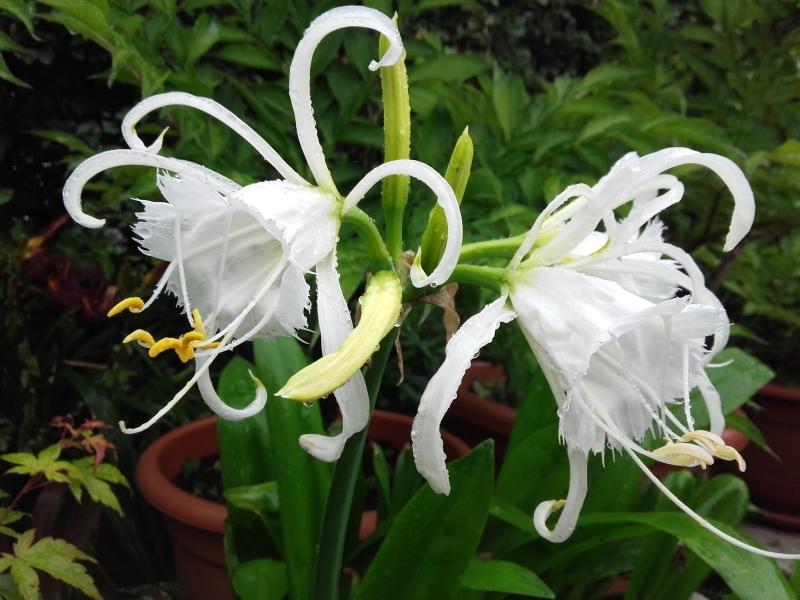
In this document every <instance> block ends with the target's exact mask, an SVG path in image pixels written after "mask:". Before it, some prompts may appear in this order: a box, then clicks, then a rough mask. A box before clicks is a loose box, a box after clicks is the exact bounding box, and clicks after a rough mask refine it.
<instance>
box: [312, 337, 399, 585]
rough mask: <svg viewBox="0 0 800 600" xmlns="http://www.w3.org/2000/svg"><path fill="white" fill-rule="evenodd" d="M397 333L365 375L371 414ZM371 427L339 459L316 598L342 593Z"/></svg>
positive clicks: (383, 342) (321, 544) (327, 509)
mask: <svg viewBox="0 0 800 600" xmlns="http://www.w3.org/2000/svg"><path fill="white" fill-rule="evenodd" d="M395 335H397V329H395V328H393V329H392V330H391V331H390V332H389V333H388V334H387V335H386V337H384V338H383V340H381V343H380V347H379V348H378V351H377V352H375V354H373V355H372V368H371V369H368V370H367V374H366V375H365V376H364V379H365V381H366V384H367V392H368V393H369V409H370V414H372V409H373V408H374V407H375V400H376V398H377V397H378V390H379V389H380V386H381V379H383V372H384V370H385V368H386V363H387V362H388V360H389V354H390V352H391V350H392V346H394V338H395ZM368 428H369V426H367V427H365V428H364V429H362V430H361V431H359V432H358V433H356V434H354V435H352V436H351V437H350V439H349V440H347V442H346V443H345V445H344V451H342V455H341V456H340V457H339V460H338V461H336V467H335V468H334V471H333V481H332V482H331V489H330V493H329V494H328V504H327V506H326V507H325V519H324V520H323V522H322V533H321V534H320V540H319V557H318V558H317V575H316V580H315V583H314V600H336V598H337V596H338V595H339V576H340V574H341V572H342V555H343V553H344V538H345V533H346V532H347V519H348V517H349V516H350V505H351V504H352V502H353V491H354V489H355V485H356V480H357V479H358V470H359V469H360V468H361V457H362V456H363V453H364V443H365V441H366V439H367V429H368Z"/></svg>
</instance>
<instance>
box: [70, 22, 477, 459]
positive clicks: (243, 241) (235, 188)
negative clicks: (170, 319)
mask: <svg viewBox="0 0 800 600" xmlns="http://www.w3.org/2000/svg"><path fill="white" fill-rule="evenodd" d="M351 26H360V27H366V28H370V29H374V30H376V31H378V32H379V33H381V34H383V35H384V36H386V37H387V38H388V39H389V49H388V51H387V52H386V53H385V54H384V56H383V57H382V58H381V60H380V61H378V62H375V61H373V62H372V63H371V64H370V65H369V68H370V69H371V70H373V71H374V70H376V69H378V68H379V67H381V66H391V65H393V64H394V63H396V62H397V61H398V60H400V59H401V57H402V55H403V46H402V41H401V39H400V34H399V32H398V31H397V27H396V26H395V25H394V23H392V21H391V19H389V18H388V17H386V16H384V15H383V14H381V13H380V12H378V11H376V10H373V9H369V8H365V7H342V8H337V9H334V10H331V11H328V12H326V13H324V14H323V15H321V16H320V17H318V18H317V19H316V20H315V21H314V22H312V23H311V25H310V26H309V28H308V29H307V30H306V32H305V34H304V36H303V39H302V40H301V41H300V43H299V44H298V47H297V50H296V52H295V56H294V59H293V61H292V65H291V69H290V76H289V90H290V99H291V102H292V106H293V109H294V114H295V120H296V125H297V132H298V138H299V142H300V147H301V149H302V151H303V155H304V156H305V159H306V161H307V163H308V167H309V169H310V171H311V172H312V174H313V175H314V179H315V181H316V184H317V185H312V184H310V183H308V182H307V181H306V180H305V179H304V178H303V177H302V176H300V175H299V174H298V173H297V172H296V171H295V170H294V169H292V167H291V166H289V164H288V163H286V161H284V160H283V159H282V158H281V157H280V156H279V155H278V153H277V152H276V151H275V150H274V149H273V148H272V147H271V146H270V145H269V144H268V143H267V142H266V141H265V140H264V139H263V138H261V137H260V136H259V135H258V134H257V133H256V132H255V131H254V130H253V129H252V128H251V127H250V126H249V125H247V124H246V123H244V122H243V121H242V120H241V119H239V118H238V117H237V116H236V115H234V114H233V113H232V112H230V111H229V110H227V109H226V108H224V107H223V106H221V105H220V104H218V103H217V102H215V101H213V100H211V99H209V98H198V97H195V96H192V95H190V94H185V93H181V92H171V93H166V94H160V95H157V96H153V97H151V98H148V99H146V100H144V101H142V102H140V103H139V104H138V105H136V106H135V107H134V108H133V109H132V110H131V111H130V112H129V113H128V115H127V116H126V117H125V119H124V120H123V123H122V134H123V137H124V138H125V141H126V143H127V144H128V146H129V147H130V149H129V150H113V151H110V152H104V153H102V154H99V155H97V156H94V157H92V158H90V159H88V160H86V161H85V162H84V163H82V164H81V165H80V166H78V168H77V169H76V170H75V171H74V172H73V173H72V175H71V176H70V178H69V179H68V181H67V182H66V185H65V187H64V193H63V195H64V203H65V205H66V207H67V210H68V212H69V214H70V215H71V216H72V218H73V219H74V220H75V221H77V222H78V223H80V224H81V225H84V226H86V227H92V228H96V227H101V226H102V225H103V223H104V221H103V220H100V219H96V218H94V217H92V216H89V215H87V214H85V213H84V212H83V210H82V208H81V191H82V189H83V187H84V185H85V184H86V183H87V182H88V181H89V180H90V179H91V178H92V177H93V176H94V175H96V174H98V173H100V172H102V171H104V170H106V169H109V168H112V167H116V166H122V165H143V166H151V167H155V168H157V169H161V170H162V171H164V172H171V173H175V174H176V176H170V175H167V174H166V173H163V174H161V175H159V177H158V185H159V188H160V189H161V191H162V193H163V195H164V197H165V198H166V200H167V202H166V203H163V202H158V203H156V202H146V201H143V202H142V203H143V205H144V211H143V212H142V213H139V214H138V215H137V216H139V218H140V221H139V223H137V224H136V226H135V227H134V231H135V233H136V234H137V235H138V236H139V242H140V245H141V248H142V251H143V252H144V253H145V254H148V255H150V256H153V257H156V258H160V259H162V260H165V261H168V262H169V266H168V268H167V270H166V272H165V273H164V276H163V277H162V279H161V281H160V282H159V283H158V285H157V287H156V290H155V292H154V294H153V296H152V297H151V298H150V299H149V300H148V301H147V302H143V301H142V300H140V299H138V298H129V299H126V300H124V301H123V302H121V303H120V304H119V305H117V306H116V307H115V308H114V309H112V311H111V312H110V313H109V316H111V315H113V314H117V313H118V312H121V311H122V310H124V309H126V308H128V309H130V310H131V311H132V312H140V311H141V310H144V309H146V308H147V307H148V306H150V305H151V304H152V302H153V300H154V299H155V298H156V297H157V296H158V295H159V294H160V293H161V292H162V291H163V290H164V289H165V288H166V289H167V290H168V291H170V292H172V293H174V294H175V295H176V296H177V298H178V304H179V305H180V306H182V307H183V310H184V312H185V313H186V315H187V319H188V321H189V324H190V327H191V328H192V330H191V331H190V332H188V333H187V334H185V335H184V336H182V337H181V338H179V339H175V338H165V339H164V340H159V341H156V340H154V339H153V338H152V336H151V335H150V334H148V333H147V332H144V331H141V330H137V331H136V332H134V333H133V334H131V335H130V336H128V338H126V341H138V342H139V343H140V344H142V345H144V346H146V347H148V348H149V349H150V355H151V356H155V355H157V354H158V353H160V352H162V351H164V350H168V349H174V350H175V351H176V352H177V353H178V355H179V357H180V358H181V360H184V361H187V360H189V359H191V358H196V359H197V360H196V361H195V375H194V376H193V377H192V378H191V380H190V381H189V382H188V383H187V384H186V385H185V386H184V387H183V389H181V390H180V391H179V392H178V394H176V395H175V397H174V398H173V399H172V400H171V401H170V402H169V403H168V404H167V406H165V407H164V408H163V409H162V410H160V411H159V412H158V413H157V414H156V415H155V416H154V417H153V418H152V419H150V420H149V421H148V422H147V423H145V424H144V425H142V426H140V427H136V428H132V429H128V428H125V427H124V424H123V425H122V427H123V430H124V431H126V432H127V433H135V432H138V431H142V430H143V429H146V428H147V427H149V426H150V425H152V423H154V422H155V421H156V420H157V419H158V418H160V417H161V416H162V415H163V414H164V413H166V412H167V411H168V410H169V409H170V408H171V407H172V406H173V405H174V404H175V403H176V402H178V400H180V398H182V397H183V396H184V395H185V394H186V392H187V391H188V390H189V389H190V388H191V387H192V386H193V385H194V384H195V383H198V387H199V389H200V391H201V394H202V396H203V399H204V400H205V401H206V403H207V404H208V405H209V406H210V407H211V408H212V410H214V411H215V412H216V413H217V414H219V415H220V416H221V417H223V418H226V419H241V418H245V417H248V416H251V415H253V414H255V413H257V412H258V411H260V410H261V409H262V408H263V406H264V404H265V403H266V391H265V390H264V388H263V386H262V385H261V384H260V382H258V381H257V380H255V381H256V397H255V399H254V401H253V402H252V403H251V405H250V406H248V407H247V408H244V409H241V410H236V409H233V408H231V407H229V406H227V405H226V404H225V403H224V402H223V401H222V400H221V399H220V398H219V397H218V396H217V394H216V392H215V391H214V388H213V386H212V384H211V381H210V378H209V373H208V369H209V366H210V365H211V363H212V362H213V361H214V359H215V357H216V356H217V355H218V354H219V353H220V352H224V351H228V350H231V349H233V348H234V347H236V346H237V345H239V344H241V343H243V342H245V341H247V340H249V339H252V338H260V339H266V340H269V339H272V338H274V337H275V336H277V335H294V334H295V332H296V331H297V330H298V329H300V328H302V327H304V326H305V324H306V320H305V314H304V312H305V310H307V309H308V308H309V306H310V302H309V286H308V285H307V284H306V282H305V279H304V274H305V273H306V272H309V271H310V270H312V269H314V268H316V271H317V284H318V286H317V287H318V293H319V296H318V301H319V321H320V331H321V337H322V340H321V342H322V349H323V353H324V354H328V353H330V352H333V351H335V350H336V349H337V348H338V347H339V346H340V345H341V344H342V343H343V341H344V339H345V338H346V337H347V335H348V333H349V332H350V331H351V330H352V328H353V326H352V320H351V317H350V313H349V310H348V308H347V303H346V301H345V299H344V297H343V295H342V291H341V287H340V285H339V281H338V274H337V273H336V242H337V239H338V238H337V235H338V231H339V226H340V224H341V220H342V218H343V216H344V215H345V214H347V212H348V211H350V210H352V209H353V208H354V207H355V206H356V205H357V204H358V202H359V201H360V200H361V199H362V198H363V197H364V194H366V192H368V191H369V189H370V188H371V187H372V186H373V185H374V184H375V183H377V182H378V181H380V180H381V179H382V178H384V177H386V176H389V175H409V176H411V177H415V178H417V179H420V180H421V181H422V182H423V183H425V184H426V185H428V186H429V187H431V188H432V189H433V191H434V193H435V194H436V196H437V201H438V202H439V204H440V205H442V206H443V208H444V210H445V214H446V216H447V224H448V228H449V232H450V237H451V238H452V242H451V240H450V239H448V247H447V251H446V253H445V256H444V257H443V258H442V260H441V262H440V264H439V265H438V266H437V267H436V269H435V270H434V271H433V273H431V274H430V275H429V276H428V275H425V274H421V275H420V274H416V275H415V274H412V282H413V283H414V284H415V285H417V286H423V285H428V284H430V283H434V284H441V283H444V282H445V281H446V280H447V278H448V277H449V276H450V274H451V273H452V270H453V268H454V267H455V264H456V262H457V260H458V252H459V249H460V245H461V236H462V229H461V217H460V213H459V210H458V201H457V200H456V198H455V195H454V194H453V191H452V190H451V189H450V187H449V185H447V183H446V181H445V180H444V178H443V177H441V175H439V174H438V173H437V172H436V171H434V170H433V169H431V168H430V167H428V166H427V165H424V164H422V163H419V162H417V161H412V160H397V161H392V162H389V163H386V164H383V165H381V166H379V167H377V168H376V169H374V170H372V171H371V172H370V173H368V174H367V175H366V176H365V177H364V178H363V179H362V181H361V182H360V183H359V184H358V185H356V186H355V188H354V189H353V190H352V191H351V193H350V194H349V195H348V196H347V197H346V198H345V197H343V196H342V195H341V194H340V193H339V192H338V190H337V189H336V186H335V185H334V183H333V180H332V178H331V175H330V172H329V170H328V167H327V165H326V163H325V158H324V156H323V154H322V147H321V145H320V142H319V139H318V137H317V132H316V124H315V121H314V118H313V110H312V107H311V91H310V67H311V58H312V55H313V52H314V50H315V48H316V46H317V45H318V44H319V42H320V40H321V39H322V38H323V37H324V36H325V35H327V34H328V33H330V32H332V31H335V30H337V29H341V28H344V27H351ZM173 105H183V106H189V107H193V108H196V109H198V110H201V111H203V112H205V113H207V114H209V115H211V116H213V117H215V118H217V119H219V120H220V121H221V122H223V123H225V124H226V125H228V126H229V127H230V128H231V129H233V130H234V131H235V132H236V133H238V134H240V135H241V136H242V137H243V138H244V139H245V140H247V141H248V142H249V143H250V144H251V145H252V146H253V147H254V148H255V149H256V150H257V151H258V152H259V153H260V154H261V155H262V157H263V158H264V159H265V160H266V161H267V162H268V163H269V164H271V165H272V166H273V167H274V168H275V170H276V171H277V172H278V173H279V175H280V176H281V178H282V179H280V180H277V181H266V182H261V183H256V184H252V185H248V186H246V187H241V186H239V185H238V184H236V183H235V182H233V181H231V180H230V179H228V178H226V177H224V176H222V175H219V174H218V173H214V172H213V171H210V170H209V169H206V168H205V167H203V166H201V165H196V164H193V163H190V162H187V161H183V160H178V159H175V158H167V157H162V156H159V155H158V152H159V151H160V149H161V145H162V138H163V133H162V135H161V136H160V137H159V138H158V139H157V140H156V142H155V143H154V144H152V145H151V146H149V147H147V146H146V145H145V144H144V143H143V142H142V141H141V139H139V137H138V136H137V134H136V131H135V126H136V123H137V122H138V121H139V120H140V119H141V118H142V117H144V116H145V115H147V114H148V113H150V112H152V111H153V110H157V109H159V108H162V107H166V106H173ZM387 268H391V265H388V264H387ZM334 394H335V396H336V399H337V401H338V403H339V406H340V408H341V412H342V415H343V421H344V427H343V433H342V435H341V436H340V437H339V438H330V439H327V438H326V439H313V440H312V441H313V443H307V442H308V440H305V441H302V442H301V444H302V445H303V446H304V447H305V448H306V449H307V450H308V451H309V452H310V453H311V454H313V455H315V456H317V457H318V458H321V459H323V460H335V459H336V458H338V456H339V455H340V454H341V450H342V447H343V445H344V441H345V440H346V439H347V437H349V436H350V435H352V434H353V433H355V432H356V431H359V430H361V429H363V428H364V426H365V425H366V423H367V420H368V417H369V403H368V398H367V390H366V386H365V384H364V380H363V376H362V375H361V372H360V371H356V372H354V373H353V376H352V378H351V379H350V380H349V381H348V382H347V383H346V384H345V385H343V386H342V387H340V388H339V389H337V390H335V392H334Z"/></svg>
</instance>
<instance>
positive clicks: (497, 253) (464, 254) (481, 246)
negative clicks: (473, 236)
mask: <svg viewBox="0 0 800 600" xmlns="http://www.w3.org/2000/svg"><path fill="white" fill-rule="evenodd" d="M527 236H528V234H527V233H523V234H522V235H518V236H516V237H510V238H503V239H500V240H489V241H487V242H475V243H473V244H464V245H463V246H461V253H460V254H459V256H458V262H471V261H473V260H478V259H479V258H512V257H513V256H514V254H515V253H516V252H517V250H518V249H519V247H520V246H521V245H522V242H524V241H525V238H526V237H527Z"/></svg>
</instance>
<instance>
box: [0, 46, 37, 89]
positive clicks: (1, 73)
mask: <svg viewBox="0 0 800 600" xmlns="http://www.w3.org/2000/svg"><path fill="white" fill-rule="evenodd" d="M0 79H5V80H6V81H8V82H10V83H13V84H14V85H18V86H20V87H24V88H28V89H29V90H32V89H33V88H32V87H31V86H30V85H28V84H27V83H25V82H24V81H22V79H20V78H19V77H16V76H15V75H14V74H13V73H11V71H10V70H9V68H8V65H7V64H6V59H5V58H3V55H2V54H0Z"/></svg>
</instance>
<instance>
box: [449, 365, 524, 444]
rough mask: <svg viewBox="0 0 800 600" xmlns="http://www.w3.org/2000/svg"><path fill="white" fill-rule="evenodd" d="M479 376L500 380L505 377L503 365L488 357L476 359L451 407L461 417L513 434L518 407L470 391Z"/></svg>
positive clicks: (506, 434) (499, 431) (504, 433)
mask: <svg viewBox="0 0 800 600" xmlns="http://www.w3.org/2000/svg"><path fill="white" fill-rule="evenodd" d="M478 378H484V379H489V380H492V381H497V380H500V379H505V378H506V374H505V370H504V369H503V366H502V365H496V366H495V365H492V364H491V363H490V362H487V361H485V360H474V361H472V364H471V365H470V367H469V368H468V369H467V372H466V373H465V374H464V377H463V379H462V380H461V384H460V385H459V386H458V394H457V396H456V399H455V400H454V401H453V404H452V411H453V412H454V413H455V414H457V415H458V416H459V417H461V418H463V419H466V420H468V421H470V422H473V423H475V424H477V425H480V426H481V427H483V428H485V429H488V430H489V431H492V432H494V433H498V434H500V435H504V436H510V435H511V430H512V429H513V428H514V421H515V420H516V418H517V409H516V408H511V407H510V406H507V405H505V404H499V403H497V402H492V401H491V400H487V399H486V398H481V397H480V396H478V395H477V394H476V393H474V392H472V391H470V389H469V387H470V386H471V385H472V382H473V381H475V380H476V379H478Z"/></svg>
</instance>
